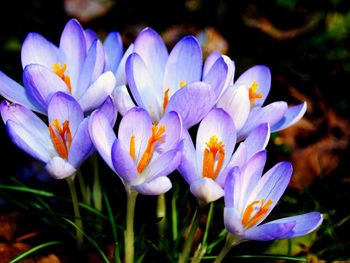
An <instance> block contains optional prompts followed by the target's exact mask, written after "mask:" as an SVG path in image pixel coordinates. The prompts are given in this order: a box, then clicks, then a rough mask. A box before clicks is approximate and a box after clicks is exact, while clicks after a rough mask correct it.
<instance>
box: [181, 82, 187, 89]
mask: <svg viewBox="0 0 350 263" xmlns="http://www.w3.org/2000/svg"><path fill="white" fill-rule="evenodd" d="M186 85H187V83H186V81H183V80H181V81H180V88H183V87H185V86H186Z"/></svg>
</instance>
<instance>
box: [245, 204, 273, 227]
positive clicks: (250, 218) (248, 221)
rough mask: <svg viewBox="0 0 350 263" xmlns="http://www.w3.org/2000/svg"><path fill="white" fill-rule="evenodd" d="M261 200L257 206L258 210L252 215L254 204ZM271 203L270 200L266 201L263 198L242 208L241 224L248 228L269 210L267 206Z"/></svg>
mask: <svg viewBox="0 0 350 263" xmlns="http://www.w3.org/2000/svg"><path fill="white" fill-rule="evenodd" d="M260 202H261V205H260V207H259V210H258V211H257V212H256V213H255V214H254V215H253V212H254V211H255V208H254V206H255V205H257V204H259V203H260ZM271 204H272V200H271V199H269V200H268V201H267V202H266V203H265V201H264V199H262V200H261V201H253V202H251V203H250V204H249V205H248V206H247V208H246V209H245V210H244V213H243V216H242V225H243V226H244V227H245V228H249V227H251V226H253V225H255V224H256V223H257V222H258V221H259V220H260V219H261V218H262V217H264V216H265V215H266V213H267V212H268V211H269V207H270V205H271Z"/></svg>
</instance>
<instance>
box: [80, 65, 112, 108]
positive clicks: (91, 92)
mask: <svg viewBox="0 0 350 263" xmlns="http://www.w3.org/2000/svg"><path fill="white" fill-rule="evenodd" d="M114 87H115V77H114V75H113V73H112V72H111V71H107V72H105V73H103V74H102V75H101V76H100V77H99V78H98V79H97V80H96V81H95V82H94V83H92V85H91V86H90V87H89V88H88V90H87V91H86V92H85V94H84V95H83V96H82V97H81V98H80V99H79V100H78V101H79V104H80V106H81V108H82V109H83V111H84V112H86V111H92V110H94V109H96V108H98V107H99V106H101V104H102V103H103V102H104V101H105V99H106V98H107V97H108V96H109V95H111V94H112V92H113V90H114Z"/></svg>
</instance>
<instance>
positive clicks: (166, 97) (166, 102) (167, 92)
mask: <svg viewBox="0 0 350 263" xmlns="http://www.w3.org/2000/svg"><path fill="white" fill-rule="evenodd" d="M168 102H169V89H167V90H166V91H165V92H164V99H163V112H164V111H165V109H166V106H168Z"/></svg>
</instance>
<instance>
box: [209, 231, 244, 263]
mask: <svg viewBox="0 0 350 263" xmlns="http://www.w3.org/2000/svg"><path fill="white" fill-rule="evenodd" d="M241 242H243V240H242V239H241V238H239V237H238V236H235V235H233V234H231V233H228V234H227V237H226V243H225V245H224V247H223V248H222V249H221V251H220V253H219V255H218V256H217V257H216V259H215V261H214V263H220V262H221V261H222V260H223V259H224V257H225V256H226V255H227V253H228V252H229V251H230V250H231V248H233V247H234V246H236V245H238V244H239V243H241Z"/></svg>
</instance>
